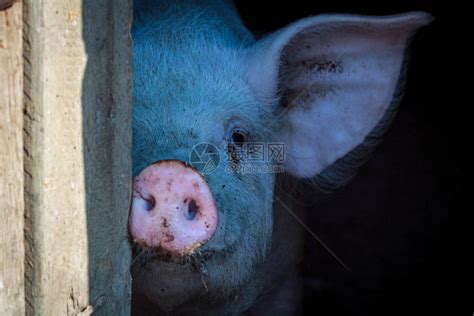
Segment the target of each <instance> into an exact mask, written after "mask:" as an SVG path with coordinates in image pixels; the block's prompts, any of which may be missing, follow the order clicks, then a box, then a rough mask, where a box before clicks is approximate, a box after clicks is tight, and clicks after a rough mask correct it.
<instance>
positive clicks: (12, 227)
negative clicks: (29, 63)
mask: <svg viewBox="0 0 474 316" xmlns="http://www.w3.org/2000/svg"><path fill="white" fill-rule="evenodd" d="M0 5H1V6H2V7H4V8H6V9H4V10H0V218H1V220H0V315H23V313H24V310H25V304H24V291H23V275H24V268H23V266H24V247H23V204H24V203H23V141H22V134H23V103H22V95H23V68H22V67H23V66H22V56H21V55H22V53H21V49H22V48H21V43H22V9H21V3H19V2H17V3H15V4H13V5H12V6H10V5H11V3H8V5H7V3H6V2H5V1H3V2H1V3H0ZM7 7H8V8H7Z"/></svg>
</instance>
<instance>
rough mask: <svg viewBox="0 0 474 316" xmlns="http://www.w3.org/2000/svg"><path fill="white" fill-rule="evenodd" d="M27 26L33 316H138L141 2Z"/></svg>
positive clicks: (37, 6) (76, 0) (111, 1)
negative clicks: (135, 102) (136, 94)
mask: <svg viewBox="0 0 474 316" xmlns="http://www.w3.org/2000/svg"><path fill="white" fill-rule="evenodd" d="M23 20H24V34H23V38H24V48H23V51H24V73H25V75H24V101H25V102H24V103H25V108H24V112H25V114H24V119H25V122H24V124H25V132H24V147H25V150H24V153H25V157H24V159H25V161H24V169H25V240H26V243H25V262H26V264H25V298H26V314H28V315H33V314H34V315H84V314H89V313H91V312H92V311H94V314H95V315H128V314H129V313H130V275H129V264H130V250H129V246H128V243H127V217H128V208H129V206H130V178H131V160H130V146H131V128H130V122H131V39H130V33H129V29H130V24H131V0H99V1H98V0H69V1H63V0H49V1H36V0H24V17H23ZM10 159H13V158H10ZM20 206H21V205H20ZM18 225H19V224H18Z"/></svg>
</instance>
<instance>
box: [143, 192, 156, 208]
mask: <svg viewBox="0 0 474 316" xmlns="http://www.w3.org/2000/svg"><path fill="white" fill-rule="evenodd" d="M142 198H143V200H144V201H145V209H146V210H147V211H151V210H152V209H154V208H155V205H156V201H155V198H154V197H153V196H152V195H150V196H149V197H147V198H144V197H143V196H142Z"/></svg>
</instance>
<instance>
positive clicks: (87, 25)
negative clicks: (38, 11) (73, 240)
mask: <svg viewBox="0 0 474 316" xmlns="http://www.w3.org/2000/svg"><path fill="white" fill-rule="evenodd" d="M82 10H83V15H82V19H83V39H84V43H85V50H86V52H87V56H88V58H87V66H86V69H85V74H84V79H83V86H82V106H83V109H82V112H83V142H84V162H85V183H86V205H87V231H88V254H89V267H88V271H89V302H90V304H91V305H92V306H93V308H94V314H95V315H130V297H131V277H130V271H129V269H130V260H131V251H130V246H129V243H128V239H127V238H128V237H127V236H128V231H127V221H128V212H129V207H130V192H131V137H132V131H131V91H132V87H131V74H132V72H131V63H132V61H131V57H132V55H131V39H130V35H129V34H130V32H129V29H130V24H131V12H132V8H131V1H128V0H123V1H122V0H120V1H117V0H104V1H95V0H84V1H83V7H82Z"/></svg>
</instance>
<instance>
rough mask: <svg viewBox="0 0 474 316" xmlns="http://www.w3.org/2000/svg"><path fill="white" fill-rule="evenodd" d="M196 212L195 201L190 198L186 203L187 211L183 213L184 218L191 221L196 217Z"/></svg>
mask: <svg viewBox="0 0 474 316" xmlns="http://www.w3.org/2000/svg"><path fill="white" fill-rule="evenodd" d="M197 212H198V206H197V204H196V201H194V200H191V201H190V202H189V205H188V212H187V213H185V216H186V218H187V219H188V220H190V221H192V220H193V219H194V218H196V214H197Z"/></svg>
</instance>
